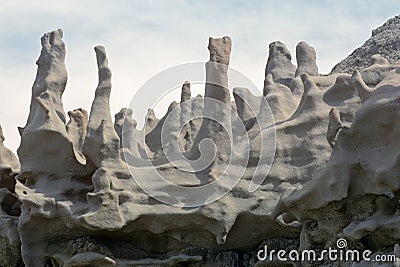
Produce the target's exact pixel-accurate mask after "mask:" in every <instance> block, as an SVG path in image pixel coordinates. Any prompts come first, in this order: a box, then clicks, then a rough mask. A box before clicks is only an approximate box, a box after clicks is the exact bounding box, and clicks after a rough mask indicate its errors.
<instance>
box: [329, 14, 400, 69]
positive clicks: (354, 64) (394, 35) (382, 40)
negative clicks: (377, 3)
mask: <svg viewBox="0 0 400 267" xmlns="http://www.w3.org/2000/svg"><path fill="white" fill-rule="evenodd" d="M399 27H400V16H396V17H394V18H391V19H389V20H388V21H386V22H385V23H384V24H383V25H382V26H380V27H378V28H376V29H374V30H372V35H371V38H369V39H368V40H367V41H365V43H364V44H363V45H362V46H360V47H359V48H357V49H356V50H354V51H353V52H352V53H351V54H350V55H349V56H348V57H347V58H345V59H343V60H342V61H340V62H339V63H338V64H336V65H335V66H334V67H333V69H332V72H331V73H340V72H345V73H352V72H353V71H354V70H357V69H360V68H365V67H367V66H369V65H371V63H372V62H373V59H372V58H371V57H372V56H373V55H375V54H380V55H381V56H383V57H384V58H385V59H386V60H383V61H382V60H381V62H382V63H385V61H386V62H389V63H390V64H395V65H399V60H400V51H399V49H398V48H399V46H400V34H399V33H400V32H399Z"/></svg>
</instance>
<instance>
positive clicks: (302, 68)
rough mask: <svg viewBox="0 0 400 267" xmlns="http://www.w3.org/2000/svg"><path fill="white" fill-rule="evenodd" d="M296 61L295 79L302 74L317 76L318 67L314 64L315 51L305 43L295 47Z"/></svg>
mask: <svg viewBox="0 0 400 267" xmlns="http://www.w3.org/2000/svg"><path fill="white" fill-rule="evenodd" d="M296 60H297V69H296V75H295V76H296V77H297V76H300V75H301V74H304V73H307V74H308V75H311V76H318V67H317V63H316V60H317V54H316V52H315V49H314V48H313V47H311V46H309V45H308V44H307V43H306V42H300V43H299V44H298V45H297V46H296Z"/></svg>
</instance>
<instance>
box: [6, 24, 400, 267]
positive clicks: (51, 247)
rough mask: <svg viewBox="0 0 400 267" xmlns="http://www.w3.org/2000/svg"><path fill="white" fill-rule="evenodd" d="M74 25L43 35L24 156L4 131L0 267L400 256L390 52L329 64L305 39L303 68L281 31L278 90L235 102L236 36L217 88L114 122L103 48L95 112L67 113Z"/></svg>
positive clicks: (269, 70) (215, 49) (224, 41)
mask: <svg viewBox="0 0 400 267" xmlns="http://www.w3.org/2000/svg"><path fill="white" fill-rule="evenodd" d="M396 19H397V18H396ZM391 23H392V22H390V23H389V24H388V25H391ZM385 25H386V24H385ZM385 27H386V26H385ZM379 34H383V33H382V32H379V31H378V32H375V33H374V34H373V35H374V36H378V35H379ZM62 37H63V32H62V31H61V30H57V31H53V32H50V33H46V34H45V35H44V36H43V37H42V51H41V54H40V57H39V59H38V61H37V65H38V70H37V76H36V79H35V81H34V84H33V87H32V98H31V105H30V110H29V111H30V112H29V116H28V119H27V123H26V126H25V127H24V128H20V133H21V144H20V147H19V149H18V156H19V159H18V158H17V157H16V156H15V155H14V154H13V153H12V152H11V151H10V150H8V149H7V148H5V146H4V144H3V141H4V136H3V133H2V131H1V128H0V203H1V206H0V207H1V209H0V215H1V216H0V266H28V267H47V266H287V265H289V266H320V265H323V266H375V265H368V264H370V263H371V262H366V261H365V260H364V261H360V262H358V263H357V262H338V261H332V260H331V261H329V260H325V259H324V261H322V262H321V261H318V260H304V261H293V260H290V261H288V262H282V261H280V260H279V258H276V257H274V258H272V259H269V260H267V261H263V260H262V259H260V257H259V255H258V254H259V253H258V251H259V250H260V249H262V248H264V247H265V246H267V247H268V249H269V250H272V249H274V250H276V251H277V250H280V249H283V250H285V251H286V253H288V252H289V251H290V250H296V251H298V252H302V251H304V250H309V249H314V250H315V251H317V252H320V251H321V250H323V249H328V248H330V247H333V248H337V243H336V242H337V240H338V239H339V238H344V239H345V240H346V241H347V242H348V243H347V247H346V249H356V250H360V251H361V250H370V251H371V255H372V256H374V255H383V254H385V255H395V256H397V257H400V255H399V253H400V251H399V250H400V249H399V243H400V231H399V229H400V220H399V213H400V208H399V199H400V193H399V192H400V180H399V175H398V172H399V170H400V166H399V155H400V154H399V151H400V142H399V140H400V139H399V138H398V137H399V134H400V126H399V125H398V123H397V122H399V121H400V117H399V116H400V115H399V114H400V105H399V103H400V68H398V67H396V66H395V65H393V64H391V63H393V62H392V60H391V57H388V58H389V61H388V60H386V59H385V58H384V57H383V56H381V55H375V54H374V55H371V59H370V60H371V61H370V62H371V64H370V65H369V66H365V68H356V69H355V70H354V72H353V73H352V74H349V73H347V70H346V72H345V73H333V74H330V75H319V74H318V67H317V65H316V53H315V50H314V49H313V48H312V47H311V46H309V45H308V44H306V43H305V42H301V43H299V44H298V45H297V47H296V55H297V67H295V66H294V65H293V64H292V63H291V56H290V52H289V50H288V49H287V48H286V46H285V45H284V44H283V43H281V42H274V43H272V44H271V45H270V46H269V57H268V61H267V64H266V71H265V82H264V90H263V94H262V95H254V94H253V93H252V92H251V91H250V90H249V89H247V88H246V87H237V88H235V89H233V90H232V93H233V97H234V101H231V92H230V89H229V84H228V79H229V77H228V76H229V72H228V70H229V61H230V53H231V47H232V41H231V39H230V38H229V37H223V38H210V39H209V47H208V49H209V52H210V60H209V61H208V62H207V63H205V68H206V85H205V88H204V89H205V91H204V92H205V93H204V97H203V96H201V95H198V96H196V97H192V95H191V91H190V81H187V82H184V83H183V85H182V92H181V99H180V102H179V103H178V102H175V101H174V102H172V103H171V105H170V106H169V108H168V110H167V112H166V114H165V115H164V116H163V117H162V118H161V119H160V120H159V119H158V118H157V117H156V116H155V114H154V111H153V110H152V109H149V111H148V114H147V116H146V118H145V125H144V127H143V129H137V123H136V120H135V118H133V111H132V109H131V108H123V109H121V110H120V112H118V113H117V114H116V115H115V120H114V121H113V120H112V117H111V112H110V105H109V104H110V93H111V90H112V87H111V70H110V67H109V66H108V60H107V57H106V53H105V49H104V47H101V46H96V47H95V53H96V58H97V64H98V74H99V83H98V86H97V88H96V90H95V93H94V100H93V103H92V106H91V110H90V114H89V116H88V114H87V112H86V111H85V110H83V109H80V108H78V109H75V110H73V111H70V112H68V113H67V114H68V116H69V121H68V122H67V120H66V117H65V111H64V109H63V105H62V94H63V92H64V90H65V89H66V83H67V72H66V66H65V63H64V61H65V53H66V51H65V45H64V42H63V41H62ZM354 66H356V65H354ZM183 78H184V77H183ZM182 81H183V80H182ZM136 119H138V118H136ZM210 150H212V151H210ZM210 152H212V153H210ZM210 155H211V156H214V157H211V156H210ZM200 167H201V168H200ZM202 189H204V190H202ZM372 256H371V257H372ZM350 264H352V265H350Z"/></svg>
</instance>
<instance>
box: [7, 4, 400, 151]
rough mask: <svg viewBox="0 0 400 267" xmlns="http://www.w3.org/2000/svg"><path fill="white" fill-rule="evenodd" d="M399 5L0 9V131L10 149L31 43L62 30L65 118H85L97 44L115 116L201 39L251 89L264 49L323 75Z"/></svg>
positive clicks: (26, 95) (200, 57)
mask: <svg viewBox="0 0 400 267" xmlns="http://www.w3.org/2000/svg"><path fill="white" fill-rule="evenodd" d="M399 6H400V3H398V1H353V2H351V3H349V2H348V1H332V2H328V1H307V2H306V1H304V2H302V1H284V2H282V1H232V2H229V3H221V2H218V1H201V2H200V1H146V2H144V1H143V2H142V1H93V0H91V1H57V2H54V1H45V0H40V1H8V2H5V1H2V3H0V23H1V25H4V26H3V27H1V28H0V58H1V59H2V60H1V62H0V71H1V73H0V79H1V89H0V123H1V124H2V126H3V128H4V131H5V134H6V144H7V145H8V146H9V147H11V148H12V149H13V150H16V148H17V147H18V143H19V136H18V133H17V130H16V127H17V126H21V125H22V126H23V125H24V124H25V120H26V117H27V113H28V110H29V100H30V88H31V85H32V82H33V79H34V76H35V71H36V70H35V65H34V63H35V61H36V59H37V56H38V55H39V51H40V42H39V38H40V36H41V34H43V33H44V32H46V31H49V30H52V29H56V28H58V27H60V28H63V29H64V40H65V42H66V45H67V60H66V63H67V68H68V73H69V81H68V85H67V90H66V92H65V94H64V105H65V109H66V110H71V109H74V108H77V107H83V108H86V109H90V104H91V102H92V100H93V96H94V90H95V88H96V85H97V67H96V61H95V55H94V51H93V47H94V46H95V45H97V44H103V45H105V47H106V49H107V52H108V56H109V61H110V66H111V69H112V71H113V91H112V103H111V105H112V111H113V113H115V112H117V111H118V110H119V109H120V108H122V107H123V106H126V105H128V104H129V102H130V99H131V97H132V96H133V94H134V92H135V90H137V89H138V88H139V87H140V86H141V85H142V84H143V83H144V82H145V81H146V80H147V79H149V78H150V77H151V76H153V75H154V74H156V73H158V72H160V71H162V70H164V69H166V68H168V67H171V66H174V65H177V64H181V63H184V62H190V61H206V60H207V59H208V51H207V49H206V47H207V40H208V37H209V36H222V35H229V36H231V37H232V40H233V51H232V58H231V65H232V67H234V68H235V69H237V70H239V71H241V72H243V73H244V74H245V75H247V76H248V77H249V78H250V79H251V80H253V81H254V82H255V84H256V85H259V86H261V85H262V82H263V75H264V68H265V62H266V58H267V55H268V44H269V43H270V42H272V41H274V40H277V39H279V40H282V41H283V42H285V43H286V44H287V46H288V48H289V49H290V50H291V51H294V48H295V45H296V44H297V43H298V42H299V41H301V40H305V41H307V42H308V43H309V44H310V45H312V46H314V47H315V48H316V50H317V55H318V63H319V68H320V70H321V72H325V73H326V72H329V71H330V69H331V68H332V67H333V65H334V64H335V63H337V62H338V61H339V60H340V59H342V58H344V57H346V56H347V55H348V54H349V53H350V52H351V51H352V50H353V49H354V48H355V47H357V46H359V45H361V44H362V43H363V42H364V41H365V40H366V39H367V38H369V36H370V32H371V29H372V28H375V27H377V26H379V25H380V24H382V23H383V22H384V21H385V20H386V19H387V18H389V17H392V16H394V15H396V13H395V12H396V10H398V8H396V7H399ZM293 58H294V55H293ZM184 79H185V78H184V77H183V78H182V81H183V80H184ZM158 115H161V114H158Z"/></svg>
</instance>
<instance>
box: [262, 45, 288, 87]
mask: <svg viewBox="0 0 400 267" xmlns="http://www.w3.org/2000/svg"><path fill="white" fill-rule="evenodd" d="M295 71H296V67H295V66H294V65H293V64H292V56H291V55H290V52H289V50H288V49H287V47H286V45H285V44H284V43H282V42H280V41H276V42H272V43H271V44H270V45H269V55H268V60H267V66H266V68H265V77H267V76H268V74H271V75H272V78H273V80H274V81H275V82H277V83H281V84H284V85H286V86H289V85H290V81H291V79H293V78H294V74H295Z"/></svg>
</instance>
